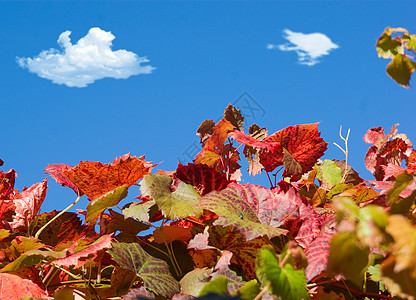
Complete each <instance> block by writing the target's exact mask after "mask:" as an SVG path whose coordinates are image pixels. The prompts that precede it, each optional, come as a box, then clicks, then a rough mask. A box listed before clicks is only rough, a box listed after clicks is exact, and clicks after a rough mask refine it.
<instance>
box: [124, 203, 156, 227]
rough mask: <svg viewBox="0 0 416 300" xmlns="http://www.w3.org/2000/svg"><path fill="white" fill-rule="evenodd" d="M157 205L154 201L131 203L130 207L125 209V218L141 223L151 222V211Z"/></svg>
mask: <svg viewBox="0 0 416 300" xmlns="http://www.w3.org/2000/svg"><path fill="white" fill-rule="evenodd" d="M154 205H155V202H154V201H153V200H151V201H146V202H142V203H137V202H134V203H130V205H129V206H127V207H124V208H123V214H124V216H125V218H130V217H131V218H135V219H137V220H139V221H141V222H149V221H150V216H149V210H150V208H151V207H152V206H154Z"/></svg>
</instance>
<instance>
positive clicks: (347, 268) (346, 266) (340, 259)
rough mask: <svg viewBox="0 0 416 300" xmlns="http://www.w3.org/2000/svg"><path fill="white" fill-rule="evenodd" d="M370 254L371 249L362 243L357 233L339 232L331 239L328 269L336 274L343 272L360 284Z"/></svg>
mask: <svg viewBox="0 0 416 300" xmlns="http://www.w3.org/2000/svg"><path fill="white" fill-rule="evenodd" d="M369 254H370V249H369V248H368V247H366V246H365V245H361V243H360V241H359V240H358V238H357V236H356V234H355V233H353V232H339V233H337V234H335V235H334V236H333V237H332V239H331V246H330V251H329V258H328V270H329V271H330V272H332V273H334V274H342V275H344V276H345V277H346V278H347V279H349V280H351V281H352V282H354V283H355V284H357V285H358V286H360V285H361V284H362V280H363V274H364V272H365V270H366V266H367V264H368V255H369Z"/></svg>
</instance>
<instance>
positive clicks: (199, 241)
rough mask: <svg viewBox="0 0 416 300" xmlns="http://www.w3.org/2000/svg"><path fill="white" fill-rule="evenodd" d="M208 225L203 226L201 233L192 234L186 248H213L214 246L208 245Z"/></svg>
mask: <svg viewBox="0 0 416 300" xmlns="http://www.w3.org/2000/svg"><path fill="white" fill-rule="evenodd" d="M208 229H209V227H208V226H207V227H205V229H204V232H203V233H198V234H196V235H195V236H194V238H193V239H192V240H190V241H189V243H188V249H196V250H207V249H215V247H212V246H209V245H208V237H209V233H208Z"/></svg>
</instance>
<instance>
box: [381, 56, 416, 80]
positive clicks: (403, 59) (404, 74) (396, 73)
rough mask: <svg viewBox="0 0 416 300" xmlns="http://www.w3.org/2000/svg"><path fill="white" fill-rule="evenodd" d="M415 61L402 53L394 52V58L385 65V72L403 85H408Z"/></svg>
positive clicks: (415, 64)
mask: <svg viewBox="0 0 416 300" xmlns="http://www.w3.org/2000/svg"><path fill="white" fill-rule="evenodd" d="M415 69H416V63H414V62H413V61H411V60H410V59H408V58H407V56H406V55H404V54H396V55H395V56H394V59H393V60H392V61H391V62H390V63H389V64H388V65H387V74H388V75H389V76H390V77H391V78H393V79H394V80H395V81H396V82H397V83H398V84H400V85H401V86H403V87H409V81H410V78H411V76H412V73H413V71H414V70H415Z"/></svg>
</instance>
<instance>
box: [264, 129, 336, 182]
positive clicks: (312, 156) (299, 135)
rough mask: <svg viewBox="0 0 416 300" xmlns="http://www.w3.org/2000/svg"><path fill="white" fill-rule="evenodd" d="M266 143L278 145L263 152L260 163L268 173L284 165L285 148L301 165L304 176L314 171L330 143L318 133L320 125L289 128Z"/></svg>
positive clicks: (271, 136)
mask: <svg viewBox="0 0 416 300" xmlns="http://www.w3.org/2000/svg"><path fill="white" fill-rule="evenodd" d="M264 142H265V143H278V144H279V146H278V147H275V148H274V149H273V150H272V151H269V152H262V153H261V154H260V162H261V164H262V165H263V166H264V168H265V170H266V171H267V172H271V171H273V170H274V169H275V168H276V167H278V166H281V165H283V148H285V149H286V150H287V151H288V152H289V153H290V154H291V155H292V157H293V158H294V159H295V160H296V161H297V162H298V163H299V164H300V165H301V167H302V174H303V173H306V172H308V171H310V170H312V168H313V166H314V165H315V163H316V162H317V160H318V159H319V158H320V157H321V156H322V155H324V152H325V150H326V149H327V145H328V143H326V142H325V141H324V140H323V139H322V138H321V137H320V132H319V131H318V123H315V124H303V125H295V126H289V127H287V128H285V129H282V130H280V131H277V132H275V133H273V134H272V135H270V136H268V137H267V138H266V139H265V140H264Z"/></svg>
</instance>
